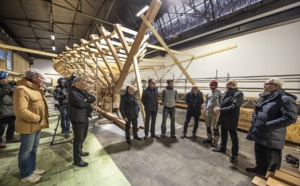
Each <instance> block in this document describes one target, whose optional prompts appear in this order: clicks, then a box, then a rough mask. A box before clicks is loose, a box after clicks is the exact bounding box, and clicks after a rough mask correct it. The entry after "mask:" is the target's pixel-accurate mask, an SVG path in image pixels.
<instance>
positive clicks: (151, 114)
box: [145, 111, 157, 136]
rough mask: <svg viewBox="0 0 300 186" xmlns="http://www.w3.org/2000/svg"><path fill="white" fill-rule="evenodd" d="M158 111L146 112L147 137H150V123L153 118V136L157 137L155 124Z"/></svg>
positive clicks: (151, 130)
mask: <svg viewBox="0 0 300 186" xmlns="http://www.w3.org/2000/svg"><path fill="white" fill-rule="evenodd" d="M156 116H157V111H147V112H146V122H145V136H148V132H149V123H150V118H151V129H150V132H151V135H152V136H154V135H155V122H156Z"/></svg>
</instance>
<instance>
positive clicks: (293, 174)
mask: <svg viewBox="0 0 300 186" xmlns="http://www.w3.org/2000/svg"><path fill="white" fill-rule="evenodd" d="M279 170H280V171H281V172H285V173H287V174H289V175H291V176H294V177H297V178H300V173H298V172H295V171H292V170H289V169H286V168H283V167H281V168H280V169H279Z"/></svg>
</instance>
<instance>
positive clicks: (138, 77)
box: [133, 57, 146, 127]
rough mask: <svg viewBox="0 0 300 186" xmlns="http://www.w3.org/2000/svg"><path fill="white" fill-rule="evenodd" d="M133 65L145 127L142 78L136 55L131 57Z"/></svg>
mask: <svg viewBox="0 0 300 186" xmlns="http://www.w3.org/2000/svg"><path fill="white" fill-rule="evenodd" d="M133 66H134V72H135V78H136V82H137V85H138V86H137V87H138V92H139V97H138V100H139V103H140V108H141V109H140V110H141V112H142V116H143V121H144V127H145V118H146V113H145V110H144V105H143V103H142V94H143V86H142V79H141V74H140V70H139V63H138V60H137V57H133Z"/></svg>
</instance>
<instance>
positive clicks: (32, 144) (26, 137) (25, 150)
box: [18, 131, 41, 178]
mask: <svg viewBox="0 0 300 186" xmlns="http://www.w3.org/2000/svg"><path fill="white" fill-rule="evenodd" d="M40 132H41V131H37V132H35V133H32V134H20V140H21V146H20V150H19V156H18V163H19V169H20V172H21V178H26V177H28V176H31V175H32V174H33V171H34V170H35V168H36V152H37V148H38V145H39V141H40Z"/></svg>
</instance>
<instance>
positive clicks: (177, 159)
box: [91, 107, 299, 186]
mask: <svg viewBox="0 0 300 186" xmlns="http://www.w3.org/2000/svg"><path fill="white" fill-rule="evenodd" d="M159 113H161V107H160V110H159ZM185 113H186V111H185V110H183V109H177V111H176V123H177V125H176V126H177V130H176V135H177V139H176V140H174V139H171V138H169V137H167V138H164V139H158V140H157V139H152V138H149V139H148V140H146V141H145V140H143V141H140V142H139V141H135V140H133V144H132V146H129V145H127V144H126V143H125V138H124V132H123V133H122V134H120V133H119V132H116V129H115V128H114V129H107V128H106V129H105V128H103V127H101V125H103V124H99V125H97V124H96V125H95V126H94V127H93V128H92V130H91V132H92V133H93V134H94V135H95V136H96V138H97V139H98V140H99V142H100V143H101V144H102V146H103V147H104V149H105V150H106V152H107V153H108V154H109V155H110V157H111V158H112V159H113V161H114V162H115V163H116V164H117V166H118V167H119V169H120V170H121V171H122V173H123V174H124V175H125V177H126V178H127V179H128V181H129V182H130V183H131V184H132V185H134V186H138V185H144V186H148V185H155V186H160V185H161V186H165V185H172V186H174V185H184V186H186V185H189V186H192V185H205V186H210V185H211V186H213V185H222V186H232V185H241V186H246V185H251V180H252V178H253V177H254V175H253V174H249V173H246V172H245V168H246V167H253V166H255V159H254V149H253V148H254V143H253V142H250V141H248V140H246V139H245V137H246V133H245V132H240V131H239V142H240V151H239V152H240V153H239V160H238V162H237V163H230V161H229V158H230V155H231V150H230V148H231V142H230V138H229V141H228V146H227V153H226V155H224V154H220V153H213V152H212V151H211V150H212V149H213V147H211V146H210V145H205V144H203V143H202V141H203V140H204V139H205V137H206V129H205V125H204V123H203V122H201V123H200V126H199V129H198V132H197V136H198V139H197V140H192V139H186V138H185V139H181V138H180V135H181V133H182V124H183V123H184V119H185ZM103 122H104V123H105V121H102V122H100V123H103ZM168 122H169V121H168ZM96 123H97V122H96ZM139 124H140V125H141V124H142V121H141V119H140V121H139ZM160 124H161V114H160V115H158V117H157V125H156V132H157V134H158V133H160ZM178 125H179V127H178ZM192 125H193V123H192V122H191V123H190V126H189V129H188V134H189V135H191V131H192ZM169 130H170V129H169V128H168V131H169ZM143 133H144V131H143V130H140V131H139V135H140V137H143V136H144V135H143ZM167 134H168V135H169V133H168V132H167ZM298 149H299V148H297V147H296V146H291V145H290V146H286V147H285V149H284V151H283V152H284V155H286V154H293V155H299V151H297V150H298ZM282 166H284V167H287V168H289V169H292V170H296V169H294V168H292V167H291V166H290V165H288V164H286V163H285V162H283V163H282Z"/></svg>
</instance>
